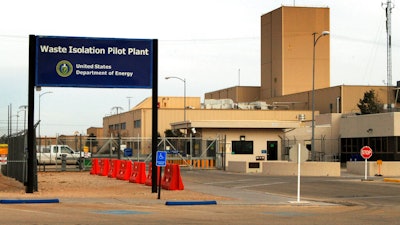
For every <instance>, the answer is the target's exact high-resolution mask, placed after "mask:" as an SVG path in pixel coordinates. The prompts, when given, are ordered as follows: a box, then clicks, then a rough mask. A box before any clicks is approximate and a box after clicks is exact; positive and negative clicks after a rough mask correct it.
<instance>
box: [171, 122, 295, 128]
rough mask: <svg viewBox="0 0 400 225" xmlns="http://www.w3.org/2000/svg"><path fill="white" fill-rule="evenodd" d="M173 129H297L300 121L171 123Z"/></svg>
mask: <svg viewBox="0 0 400 225" xmlns="http://www.w3.org/2000/svg"><path fill="white" fill-rule="evenodd" d="M171 127H172V128H174V129H184V128H191V127H195V128H244V129H245V128H279V129H282V128H298V127H301V122H300V121H278V120H198V121H197V120H196V121H186V122H185V121H181V122H175V123H171Z"/></svg>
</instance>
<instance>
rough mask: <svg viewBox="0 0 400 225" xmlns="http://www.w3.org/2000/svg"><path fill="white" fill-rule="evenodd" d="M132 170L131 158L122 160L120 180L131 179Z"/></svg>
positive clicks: (118, 176)
mask: <svg viewBox="0 0 400 225" xmlns="http://www.w3.org/2000/svg"><path fill="white" fill-rule="evenodd" d="M131 171H132V161H131V160H121V167H120V168H119V171H118V173H117V179H118V180H129V177H130V175H131Z"/></svg>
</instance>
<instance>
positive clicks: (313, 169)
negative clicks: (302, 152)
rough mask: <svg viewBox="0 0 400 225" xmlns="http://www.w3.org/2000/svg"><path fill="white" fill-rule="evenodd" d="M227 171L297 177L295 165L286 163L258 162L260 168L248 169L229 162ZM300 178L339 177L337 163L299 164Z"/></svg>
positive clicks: (241, 164) (243, 162)
mask: <svg viewBox="0 0 400 225" xmlns="http://www.w3.org/2000/svg"><path fill="white" fill-rule="evenodd" d="M227 171H230V172H238V173H262V174H264V175H269V176H297V163H294V162H286V161H267V162H260V168H258V169H255V168H248V162H245V161H230V162H229V166H228V167H227ZM300 174H301V176H340V163H339V162H304V163H301V164H300Z"/></svg>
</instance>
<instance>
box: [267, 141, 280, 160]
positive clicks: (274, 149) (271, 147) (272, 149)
mask: <svg viewBox="0 0 400 225" xmlns="http://www.w3.org/2000/svg"><path fill="white" fill-rule="evenodd" d="M267 160H278V141H267Z"/></svg>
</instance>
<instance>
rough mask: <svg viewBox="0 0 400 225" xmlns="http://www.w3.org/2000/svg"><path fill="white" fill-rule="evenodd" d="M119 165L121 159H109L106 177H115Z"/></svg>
mask: <svg viewBox="0 0 400 225" xmlns="http://www.w3.org/2000/svg"><path fill="white" fill-rule="evenodd" d="M120 167H121V160H119V159H111V160H110V169H109V171H108V177H110V178H116V177H117V174H118V172H119V168H120Z"/></svg>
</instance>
